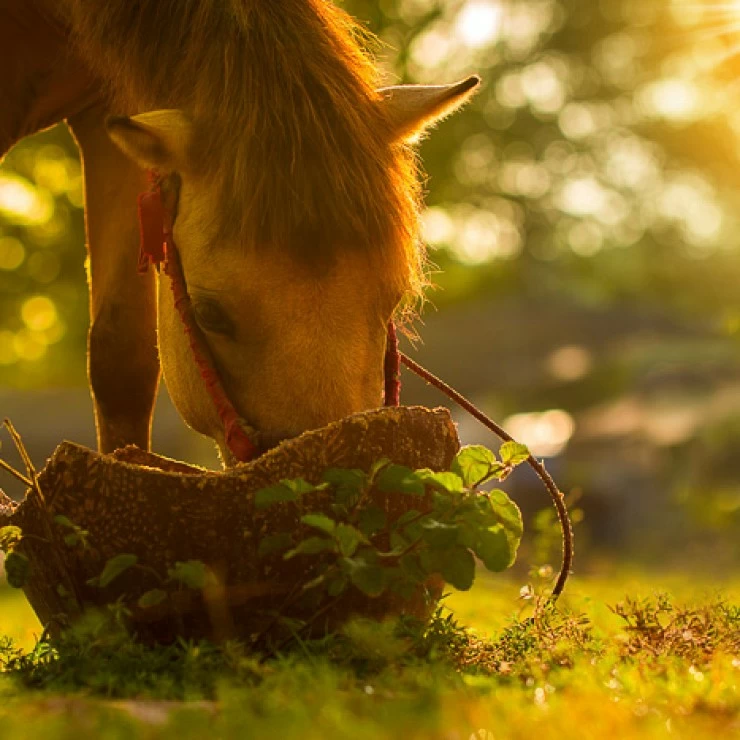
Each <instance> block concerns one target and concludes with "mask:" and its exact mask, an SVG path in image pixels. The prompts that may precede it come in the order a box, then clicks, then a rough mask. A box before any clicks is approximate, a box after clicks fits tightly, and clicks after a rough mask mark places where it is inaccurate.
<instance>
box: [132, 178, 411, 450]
mask: <svg viewBox="0 0 740 740" xmlns="http://www.w3.org/2000/svg"><path fill="white" fill-rule="evenodd" d="M148 175H149V183H150V188H149V190H148V191H147V192H145V193H141V194H140V195H139V198H138V210H139V231H140V237H141V243H140V251H139V264H138V270H139V272H140V273H146V272H147V271H148V270H149V266H150V265H154V266H155V267H156V268H157V269H158V270H159V269H160V267H161V266H163V269H164V273H165V275H167V276H168V277H169V279H170V287H171V288H172V295H173V297H174V301H175V308H176V309H177V313H178V314H179V316H180V320H181V321H182V325H183V328H184V329H185V333H186V335H187V337H188V342H189V344H190V350H191V352H192V353H193V360H194V361H195V364H196V366H197V367H198V371H199V372H200V375H201V377H202V378H203V382H204V383H205V386H206V389H207V391H208V395H209V396H210V397H211V400H212V401H213V404H214V406H215V408H216V412H217V413H218V415H219V418H220V419H221V423H222V425H223V428H224V437H225V440H226V445H227V446H228V448H229V450H231V453H232V454H233V455H234V457H235V458H236V459H237V460H238V461H239V462H248V461H249V460H253V459H254V458H256V457H258V456H259V454H260V450H259V447H258V445H257V444H256V442H255V440H256V438H257V437H258V436H259V434H258V432H256V430H254V429H253V428H252V427H250V426H249V425H248V424H247V423H246V421H245V420H244V419H243V418H242V417H241V416H240V415H239V413H238V412H237V410H236V408H235V407H234V405H233V404H232V403H231V400H230V399H229V397H228V395H227V393H226V390H225V389H224V387H223V384H222V382H221V377H220V375H219V374H218V371H217V370H216V366H215V363H214V360H213V354H212V353H211V350H210V348H209V346H208V343H207V342H206V339H205V337H204V336H203V332H202V331H201V329H200V327H199V326H198V323H197V321H196V320H195V314H194V312H193V304H192V302H191V300H190V295H189V294H188V288H187V283H186V282H185V276H184V274H183V270H182V263H181V262H180V254H179V252H178V250H177V246H176V245H175V240H174V237H173V235H172V229H173V226H174V223H175V217H176V215H177V198H178V188H177V186H176V184H173V183H172V182H171V181H170V180H169V179H168V178H163V177H161V176H160V175H159V174H158V173H156V172H154V171H150V172H149V173H148ZM384 372H385V405H386V406H398V404H399V395H400V389H401V382H400V355H399V352H398V339H397V337H396V329H395V327H394V325H393V322H390V323H389V324H388V340H387V345H386V355H385V361H384Z"/></svg>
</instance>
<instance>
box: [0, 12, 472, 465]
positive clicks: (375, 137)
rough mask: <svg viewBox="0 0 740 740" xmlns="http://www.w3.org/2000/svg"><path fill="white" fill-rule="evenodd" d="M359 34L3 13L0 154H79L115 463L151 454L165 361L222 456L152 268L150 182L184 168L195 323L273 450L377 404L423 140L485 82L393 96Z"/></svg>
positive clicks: (334, 18)
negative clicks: (49, 146)
mask: <svg viewBox="0 0 740 740" xmlns="http://www.w3.org/2000/svg"><path fill="white" fill-rule="evenodd" d="M360 37H361V34H360V32H359V30H358V27H357V26H356V25H355V24H354V23H353V22H352V21H351V19H350V18H349V17H348V16H347V15H346V14H345V13H343V12H342V11H340V10H339V9H337V8H336V7H335V6H333V5H332V4H330V3H328V2H326V1H325V0H138V1H137V2H131V0H26V2H24V3H19V2H17V0H0V57H2V58H1V60H0V61H1V64H0V157H1V156H2V155H4V154H5V153H6V152H7V151H8V149H9V148H10V147H11V146H12V145H13V144H14V143H15V142H16V141H18V140H19V139H20V138H22V137H24V136H26V135H29V134H32V133H34V132H36V131H38V130H40V129H42V128H45V127H47V126H50V125H52V124H54V123H56V122H57V121H60V120H62V119H66V121H67V123H68V124H69V126H70V127H71V129H72V131H73V133H74V135H75V137H76V140H77V142H78V144H79V146H80V149H81V151H82V155H83V161H84V175H85V198H86V216H87V238H88V245H89V254H90V291H91V326H90V335H89V377H90V383H91V387H92V391H93V397H94V401H95V410H96V422H97V429H98V442H99V446H100V448H101V449H102V450H103V451H110V450H112V449H115V448H117V447H120V446H122V445H125V444H131V443H134V444H137V445H139V446H140V447H143V448H148V446H149V435H150V424H151V414H152V408H153V403H154V397H155V393H156V388H157V384H158V381H159V362H160V359H159V358H161V363H162V367H163V370H164V377H165V381H166V383H167V387H168V389H169V392H170V395H171V396H172V399H173V401H174V403H175V405H176V406H177V408H178V410H179V411H180V413H181V414H182V416H183V417H184V419H185V420H186V422H187V423H188V424H189V425H191V426H192V427H193V428H194V429H196V430H197V431H199V432H201V433H203V434H205V435H208V436H210V437H212V438H214V439H215V440H216V442H217V443H218V444H219V446H220V448H221V449H222V452H226V450H225V444H224V439H223V430H222V426H221V424H220V420H219V418H218V416H217V414H216V413H215V410H214V407H213V404H212V403H211V400H210V398H209V397H208V395H207V394H206V391H205V388H204V384H203V382H202V380H201V378H200V377H199V376H198V372H197V369H196V367H195V365H194V362H193V359H192V357H191V354H190V351H189V347H188V343H187V340H186V336H185V333H184V331H183V329H182V327H181V326H180V324H179V322H178V319H177V315H176V311H175V310H174V307H173V300H172V297H171V293H170V291H169V289H162V290H160V291H157V290H156V285H155V277H154V276H153V275H151V274H150V275H140V274H137V270H136V264H137V257H138V226H137V223H136V218H135V199H136V195H137V193H138V192H140V191H142V190H144V189H145V188H146V182H145V177H144V171H145V170H146V169H149V168H156V169H157V170H158V171H159V172H161V173H164V174H167V173H178V175H179V178H178V181H179V182H181V187H180V192H179V204H178V215H177V220H176V223H175V227H174V234H175V238H176V240H177V244H178V246H179V250H180V256H181V261H182V267H183V270H184V274H185V277H186V280H187V287H188V292H189V293H190V296H191V298H192V300H193V306H194V311H195V316H196V318H197V321H198V323H199V325H200V327H201V329H202V331H203V333H204V334H205V336H206V338H207V341H208V344H209V346H210V350H211V354H212V355H213V356H214V358H215V363H216V365H217V368H218V370H219V372H220V374H221V377H222V379H223V381H224V385H225V387H226V390H227V392H228V394H229V396H230V397H231V398H232V400H233V401H234V403H235V405H236V406H237V408H238V409H239V411H240V413H241V414H242V415H243V416H244V418H245V419H247V420H248V421H249V423H250V424H251V425H253V426H254V427H255V428H256V429H258V430H259V431H260V432H261V434H262V438H263V440H265V441H266V443H267V444H271V443H273V442H275V441H277V440H278V439H281V438H284V437H287V436H291V435H295V434H297V433H299V432H301V431H303V430H305V429H307V428H312V427H316V426H320V425H323V424H325V423H328V422H330V421H332V420H335V419H338V418H340V417H343V416H345V415H347V414H349V413H352V412H355V411H359V410H364V409H367V408H372V407H375V406H378V405H379V404H380V402H381V399H382V379H383V376H382V364H383V354H384V350H385V342H386V325H387V323H388V321H389V319H390V317H391V316H392V314H393V313H394V311H395V310H396V309H397V307H398V305H399V303H400V302H402V301H403V299H404V297H408V296H409V295H413V294H415V293H417V292H418V290H419V288H420V286H421V284H422V282H423V249H422V246H421V244H420V242H419V240H418V234H417V231H418V224H417V219H418V206H419V185H418V177H417V167H416V160H415V156H414V153H413V150H412V149H411V148H410V145H409V142H410V141H412V140H413V139H414V138H416V137H417V136H418V135H419V134H420V133H421V132H422V131H423V130H424V129H425V128H426V127H427V126H429V125H430V124H432V123H434V122H435V121H436V120H438V119H439V118H440V117H442V116H444V115H446V114H448V113H449V112H451V111H452V110H454V109H455V108H457V107H458V106H459V105H460V104H462V103H463V102H464V101H465V100H466V99H467V98H468V97H469V96H470V95H471V94H472V92H473V90H474V88H475V87H476V86H477V85H478V80H477V78H475V77H472V78H470V79H468V80H465V81H464V82H461V83H457V84H455V85H449V86H441V87H419V86H400V87H390V88H382V89H377V86H376V68H375V67H374V66H373V64H372V63H371V61H370V59H369V57H368V56H367V55H366V53H365V52H364V51H363V47H362V46H361V44H360ZM142 111H144V112H142ZM157 292H158V298H157ZM157 303H158V307H157ZM157 308H158V310H157ZM157 348H158V349H159V352H158V351H157ZM225 456H228V453H227V454H226V455H225Z"/></svg>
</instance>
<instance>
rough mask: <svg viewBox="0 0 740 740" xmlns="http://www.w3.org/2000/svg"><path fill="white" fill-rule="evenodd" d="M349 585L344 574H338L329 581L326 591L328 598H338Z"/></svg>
mask: <svg viewBox="0 0 740 740" xmlns="http://www.w3.org/2000/svg"><path fill="white" fill-rule="evenodd" d="M348 585H349V579H348V578H347V576H345V575H344V573H338V574H337V575H336V576H335V577H334V578H332V579H331V580H330V581H329V585H328V587H327V589H326V591H327V593H328V594H329V596H331V597H332V598H334V597H336V596H339V594H341V593H343V592H344V590H345V589H346V588H347V586H348Z"/></svg>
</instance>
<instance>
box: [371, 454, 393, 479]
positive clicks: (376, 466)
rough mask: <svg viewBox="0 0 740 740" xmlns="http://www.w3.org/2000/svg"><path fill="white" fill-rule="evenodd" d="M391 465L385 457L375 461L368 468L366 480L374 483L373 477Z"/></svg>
mask: <svg viewBox="0 0 740 740" xmlns="http://www.w3.org/2000/svg"><path fill="white" fill-rule="evenodd" d="M390 464H391V461H390V460H389V459H388V458H387V457H381V458H380V460H376V461H375V462H374V463H373V464H372V467H371V468H370V472H369V473H368V479H369V480H372V481H374V480H375V477H376V476H377V475H378V473H379V472H380V471H381V470H382V469H383V468H385V467H387V466H388V465H390Z"/></svg>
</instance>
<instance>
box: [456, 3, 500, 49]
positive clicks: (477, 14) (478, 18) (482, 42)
mask: <svg viewBox="0 0 740 740" xmlns="http://www.w3.org/2000/svg"><path fill="white" fill-rule="evenodd" d="M502 21H503V10H502V8H501V5H500V4H499V3H498V2H483V1H482V0H475V1H474V2H468V3H466V4H465V5H464V6H463V8H462V9H461V10H460V13H459V14H458V16H457V21H456V23H455V30H456V31H457V33H458V35H459V37H460V39H461V40H462V42H463V43H464V44H465V45H466V46H468V47H470V48H472V49H479V48H481V47H482V46H486V45H487V44H490V43H491V42H492V41H494V40H495V39H497V38H498V35H499V33H500V31H501V25H502Z"/></svg>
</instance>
